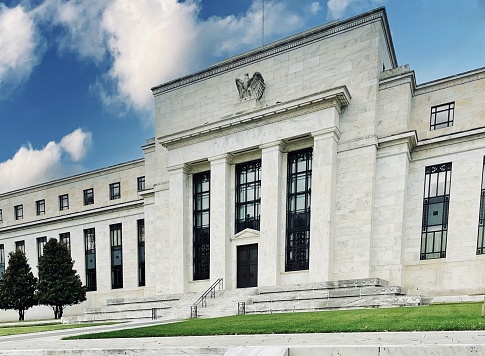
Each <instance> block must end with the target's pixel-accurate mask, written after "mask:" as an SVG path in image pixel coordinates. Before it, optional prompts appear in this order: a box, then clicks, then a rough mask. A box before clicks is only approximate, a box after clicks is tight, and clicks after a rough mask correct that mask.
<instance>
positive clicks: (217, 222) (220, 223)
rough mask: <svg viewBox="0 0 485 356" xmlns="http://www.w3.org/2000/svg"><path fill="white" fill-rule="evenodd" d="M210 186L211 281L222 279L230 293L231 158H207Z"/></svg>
mask: <svg viewBox="0 0 485 356" xmlns="http://www.w3.org/2000/svg"><path fill="white" fill-rule="evenodd" d="M209 161H210V164H211V183H210V184H211V186H210V279H211V283H213V282H215V281H216V280H217V279H218V278H224V288H225V289H231V288H232V287H233V286H231V285H230V281H231V278H230V277H231V249H230V234H231V233H230V221H229V219H228V218H227V217H228V216H229V212H230V211H231V210H230V209H231V206H230V196H231V194H232V190H231V180H230V176H231V175H230V169H231V166H230V162H231V155H230V154H223V155H219V156H215V157H211V158H209Z"/></svg>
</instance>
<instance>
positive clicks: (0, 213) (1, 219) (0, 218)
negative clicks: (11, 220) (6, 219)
mask: <svg viewBox="0 0 485 356" xmlns="http://www.w3.org/2000/svg"><path fill="white" fill-rule="evenodd" d="M1 222H3V214H2V209H0V223H1Z"/></svg>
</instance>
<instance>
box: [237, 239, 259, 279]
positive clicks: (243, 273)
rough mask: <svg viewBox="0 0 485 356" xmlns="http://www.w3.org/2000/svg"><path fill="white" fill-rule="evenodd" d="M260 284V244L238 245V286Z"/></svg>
mask: <svg viewBox="0 0 485 356" xmlns="http://www.w3.org/2000/svg"><path fill="white" fill-rule="evenodd" d="M257 286H258V244H252V245H243V246H238V247H237V287H238V288H248V287H257Z"/></svg>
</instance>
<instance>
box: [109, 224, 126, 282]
mask: <svg viewBox="0 0 485 356" xmlns="http://www.w3.org/2000/svg"><path fill="white" fill-rule="evenodd" d="M109 236H110V240H111V288H113V289H117V288H123V250H122V244H121V224H114V225H110V226H109Z"/></svg>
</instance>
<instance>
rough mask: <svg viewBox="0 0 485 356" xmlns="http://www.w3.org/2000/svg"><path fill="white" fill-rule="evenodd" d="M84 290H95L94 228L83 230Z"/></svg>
mask: <svg viewBox="0 0 485 356" xmlns="http://www.w3.org/2000/svg"><path fill="white" fill-rule="evenodd" d="M84 254H85V259H86V261H85V263H86V290H87V291H94V290H96V237H95V231H94V228H91V229H85V230H84Z"/></svg>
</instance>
